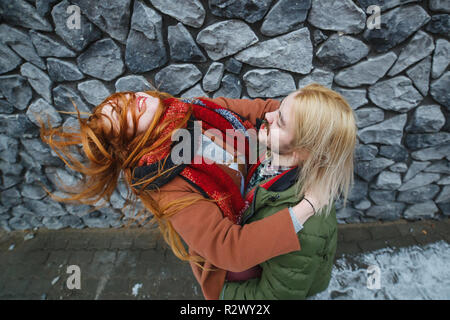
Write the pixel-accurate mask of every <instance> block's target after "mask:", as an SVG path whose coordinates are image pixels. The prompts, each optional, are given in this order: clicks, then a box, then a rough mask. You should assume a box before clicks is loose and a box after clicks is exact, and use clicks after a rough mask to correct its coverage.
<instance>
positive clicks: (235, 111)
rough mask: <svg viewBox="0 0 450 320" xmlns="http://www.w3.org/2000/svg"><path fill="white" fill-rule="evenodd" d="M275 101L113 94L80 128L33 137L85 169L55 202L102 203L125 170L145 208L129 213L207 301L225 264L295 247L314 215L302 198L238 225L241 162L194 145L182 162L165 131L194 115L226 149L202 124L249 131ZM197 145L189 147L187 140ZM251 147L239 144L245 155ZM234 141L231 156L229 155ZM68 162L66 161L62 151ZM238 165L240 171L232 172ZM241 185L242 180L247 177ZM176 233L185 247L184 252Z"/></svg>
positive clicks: (189, 125)
mask: <svg viewBox="0 0 450 320" xmlns="http://www.w3.org/2000/svg"><path fill="white" fill-rule="evenodd" d="M278 107H279V102H278V101H277V100H274V99H268V100H262V99H255V100H239V99H227V98H216V99H208V98H203V97H199V98H197V99H183V98H176V97H173V96H171V95H170V94H167V93H164V92H159V91H146V92H136V93H135V92H118V93H114V94H113V95H111V96H110V97H108V98H106V99H105V100H104V101H103V102H102V103H101V104H99V105H98V106H96V107H95V108H94V110H93V112H92V114H90V116H89V118H87V119H86V118H81V116H80V112H79V111H78V109H77V108H76V106H75V108H76V113H77V118H78V122H79V125H80V128H79V129H77V130H73V131H64V130H63V128H62V127H60V128H51V126H50V124H49V123H48V126H49V127H48V128H46V127H45V126H44V125H43V122H42V120H39V121H40V122H41V139H42V140H43V141H44V142H45V143H48V144H49V145H50V147H51V148H52V149H53V150H54V151H55V152H56V153H57V155H58V156H59V157H60V158H61V159H62V160H63V161H64V162H65V163H66V165H67V166H68V167H70V168H71V169H72V170H75V171H77V172H80V173H81V174H82V176H83V179H82V181H81V183H80V184H79V185H77V186H75V187H68V186H64V187H62V188H63V189H65V192H66V193H68V194H70V196H69V197H58V196H56V195H54V194H51V193H50V192H49V191H47V192H48V193H49V194H50V196H51V197H52V198H53V199H55V200H57V201H61V202H72V203H73V202H74V201H75V202H78V203H83V204H89V205H96V204H98V201H99V200H101V199H106V200H108V201H109V199H110V197H111V194H112V193H113V191H114V190H115V189H116V187H117V182H118V179H119V176H120V174H121V173H123V175H124V178H125V180H126V183H127V185H128V187H129V190H131V191H132V192H131V193H130V192H129V193H128V199H127V202H126V205H128V204H129V203H133V208H134V205H135V203H136V200H137V198H139V199H140V200H141V201H142V203H143V205H144V206H145V209H144V210H143V211H142V212H139V213H137V214H136V216H135V218H134V220H135V221H137V222H143V221H146V220H147V218H148V217H150V216H151V217H152V218H153V219H152V222H153V223H157V225H158V227H159V230H160V231H161V233H162V235H163V236H164V239H165V241H166V242H167V243H168V244H169V245H170V247H171V249H172V251H173V253H174V254H175V255H176V256H177V257H178V258H180V259H182V260H185V261H189V262H190V264H191V267H192V269H193V272H194V275H195V277H196V278H197V280H198V282H199V283H200V285H201V287H202V291H203V294H204V296H205V298H206V299H218V298H219V294H220V291H221V289H222V287H223V284H224V281H225V278H226V274H227V271H231V272H242V271H245V270H248V269H250V268H251V267H253V266H256V265H258V264H259V263H262V262H263V261H266V260H268V259H270V258H273V257H275V256H279V255H281V254H285V253H288V252H292V251H296V250H300V243H299V240H298V237H297V233H296V232H297V231H298V230H299V228H298V227H296V226H298V223H300V224H303V223H304V222H305V221H306V220H307V219H308V218H309V217H310V216H311V215H312V214H313V209H312V207H311V205H310V204H309V202H306V201H301V202H300V203H299V204H298V205H296V206H295V207H293V208H292V209H293V210H288V208H286V209H283V210H281V211H280V212H278V213H277V214H274V215H272V216H270V217H268V218H265V219H262V220H260V221H257V222H254V223H250V224H245V225H240V223H241V222H242V213H243V212H244V211H245V209H247V208H248V206H249V205H250V204H249V203H248V202H246V201H245V200H244V198H243V196H244V195H243V192H242V190H243V189H244V188H243V187H244V186H243V184H244V182H243V179H242V177H243V175H244V176H245V173H246V169H248V167H249V163H246V165H238V166H235V167H233V166H232V165H229V164H226V163H225V164H221V163H211V161H205V158H204V157H203V156H202V154H201V153H200V154H199V152H198V150H196V149H195V148H192V154H191V155H190V160H191V161H190V162H188V163H174V162H173V161H172V157H171V150H173V149H174V148H175V147H176V146H177V143H176V142H174V141H172V139H171V137H172V135H173V134H174V133H175V132H177V130H180V129H184V130H187V131H188V132H191V133H192V132H193V128H194V122H195V121H201V127H202V128H201V129H202V131H203V134H202V137H201V138H202V139H206V140H210V141H214V143H216V144H218V145H219V146H222V148H224V149H225V150H227V151H228V150H229V149H230V146H229V145H226V143H223V142H224V141H217V140H220V139H216V137H214V136H207V132H208V131H211V130H209V129H214V130H218V131H219V132H220V133H222V134H224V135H225V136H226V134H227V132H229V131H227V130H235V131H240V132H244V133H246V132H249V131H250V130H251V129H254V128H255V126H256V125H257V119H263V118H264V114H265V113H266V112H271V111H274V110H276V109H277V108H278ZM80 144H81V147H82V150H83V153H84V156H85V157H87V161H86V163H85V164H83V163H82V162H81V161H79V160H78V159H77V157H75V156H73V155H72V153H73V150H71V147H73V146H77V145H80ZM192 145H195V144H192ZM250 147H251V146H250V145H249V140H248V138H247V139H246V145H245V150H246V151H247V153H246V155H245V156H246V160H247V161H248V150H249V148H250ZM234 148H235V145H234V143H233V144H232V146H231V153H233V152H234V154H233V155H232V157H235V156H236V150H235V149H234ZM64 156H65V157H66V158H67V159H68V160H69V161H67V160H66V159H65V157H64ZM236 169H238V170H236ZM247 183H248V180H247ZM317 194H318V193H316V192H309V193H308V192H307V193H306V194H305V195H306V196H307V197H308V199H309V201H310V202H311V204H312V205H313V206H315V209H316V210H318V209H319V208H320V207H321V203H320V202H319V200H318V199H319V197H318V196H317ZM182 240H183V241H184V242H185V243H186V244H187V246H188V247H189V251H187V250H186V248H185V246H184V245H183V242H182Z"/></svg>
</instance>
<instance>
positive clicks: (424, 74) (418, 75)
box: [406, 56, 431, 96]
mask: <svg viewBox="0 0 450 320" xmlns="http://www.w3.org/2000/svg"><path fill="white" fill-rule="evenodd" d="M430 71H431V56H428V57H426V58H425V59H423V60H422V61H421V62H419V63H417V64H416V65H414V66H412V67H411V68H409V69H408V70H406V74H407V75H408V77H409V78H410V79H411V80H412V81H413V84H414V86H415V87H416V88H417V89H418V90H419V92H420V93H421V94H422V95H423V96H426V95H427V94H428V89H429V84H430Z"/></svg>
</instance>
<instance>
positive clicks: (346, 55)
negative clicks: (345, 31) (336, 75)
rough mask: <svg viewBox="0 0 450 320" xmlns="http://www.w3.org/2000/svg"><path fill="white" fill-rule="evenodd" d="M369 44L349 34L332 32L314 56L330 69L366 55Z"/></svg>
mask: <svg viewBox="0 0 450 320" xmlns="http://www.w3.org/2000/svg"><path fill="white" fill-rule="evenodd" d="M369 49H370V48H369V46H367V45H366V44H365V43H364V42H363V41H361V40H359V39H356V38H354V37H351V36H346V35H339V34H333V35H332V36H331V37H329V38H328V39H327V40H326V41H325V42H324V43H323V44H322V45H321V46H320V47H319V49H318V50H317V52H316V56H317V58H319V59H320V61H321V62H322V63H323V64H324V65H326V66H327V67H329V68H331V69H337V68H342V67H346V66H349V65H351V64H354V63H356V62H358V61H359V60H361V59H362V58H364V57H366V56H367V54H368V53H369Z"/></svg>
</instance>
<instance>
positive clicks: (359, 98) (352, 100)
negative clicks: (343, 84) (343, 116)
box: [332, 86, 369, 110]
mask: <svg viewBox="0 0 450 320" xmlns="http://www.w3.org/2000/svg"><path fill="white" fill-rule="evenodd" d="M332 89H333V90H335V91H337V92H338V93H340V94H341V95H342V96H343V97H344V99H345V100H347V102H348V104H349V105H350V107H352V109H353V110H356V109H358V108H359V107H361V106H363V105H365V104H366V103H367V102H369V101H368V100H367V98H366V95H367V90H366V89H344V88H340V87H337V86H333V88H332Z"/></svg>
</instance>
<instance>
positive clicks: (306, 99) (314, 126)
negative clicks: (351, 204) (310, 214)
mask: <svg viewBox="0 0 450 320" xmlns="http://www.w3.org/2000/svg"><path fill="white" fill-rule="evenodd" d="M292 101H293V102H292V103H293V106H292V107H293V110H294V111H293V114H294V123H295V124H296V126H295V132H294V139H293V141H294V143H293V145H292V147H293V149H294V150H300V149H306V150H307V151H308V152H309V157H308V158H307V159H306V160H305V161H303V162H301V163H300V164H299V167H301V170H299V174H298V180H297V183H296V188H297V189H296V191H297V193H296V194H297V196H298V197H299V198H301V197H302V196H303V195H304V193H305V191H306V190H310V188H314V190H320V194H321V195H323V199H322V200H323V202H322V203H326V205H325V207H326V210H322V209H323V208H324V207H321V208H316V210H317V213H318V214H323V213H324V214H326V215H328V214H329V213H330V212H331V209H332V205H333V201H334V200H335V199H336V198H337V197H339V196H340V195H342V194H343V195H344V202H343V204H344V207H345V204H346V201H347V196H348V193H349V190H350V186H351V185H353V182H354V178H353V158H354V150H355V146H356V133H357V130H358V129H357V126H356V121H355V115H354V111H353V109H352V108H351V107H350V105H349V104H348V102H347V101H346V100H345V99H344V98H343V97H342V96H341V95H340V94H339V93H337V92H335V91H333V90H331V89H329V88H327V87H324V86H322V85H320V84H318V83H312V84H309V85H307V86H305V87H303V88H302V89H299V90H298V91H296V94H294V96H293V99H292Z"/></svg>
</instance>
